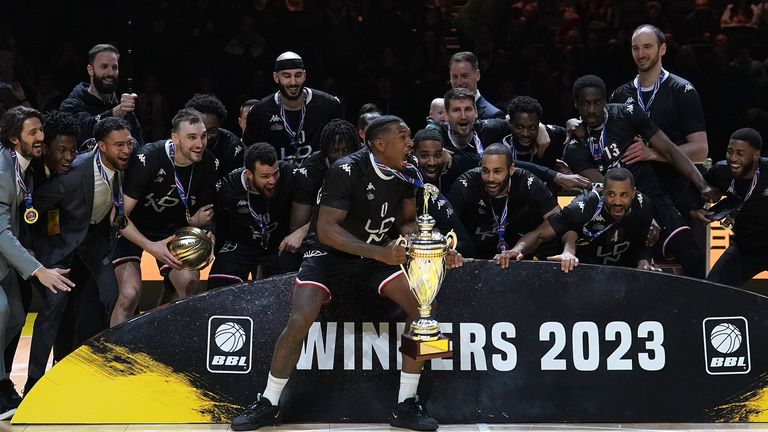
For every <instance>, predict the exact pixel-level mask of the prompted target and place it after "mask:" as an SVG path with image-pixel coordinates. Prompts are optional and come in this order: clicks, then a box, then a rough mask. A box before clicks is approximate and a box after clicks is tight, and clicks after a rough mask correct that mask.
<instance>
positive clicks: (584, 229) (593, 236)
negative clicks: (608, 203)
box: [581, 197, 629, 242]
mask: <svg viewBox="0 0 768 432" xmlns="http://www.w3.org/2000/svg"><path fill="white" fill-rule="evenodd" d="M604 206H605V197H600V202H599V203H598V204H597V209H596V210H595V214H594V216H592V219H590V220H589V222H592V221H593V220H595V218H596V217H597V216H598V215H599V214H600V212H601V211H603V207H604ZM627 213H629V209H627ZM589 222H587V223H589ZM615 224H616V221H615V220H614V221H613V222H611V223H610V224H608V225H607V226H606V227H605V228H603V229H601V230H600V231H598V232H596V233H594V232H592V231H590V230H588V229H587V226H586V225H584V226H583V227H581V232H582V234H584V236H585V237H586V238H587V239H588V240H589V242H592V240H594V239H596V238H598V237H600V235H602V234H603V233H604V232H606V231H608V230H609V229H611V227H612V226H614V225H615Z"/></svg>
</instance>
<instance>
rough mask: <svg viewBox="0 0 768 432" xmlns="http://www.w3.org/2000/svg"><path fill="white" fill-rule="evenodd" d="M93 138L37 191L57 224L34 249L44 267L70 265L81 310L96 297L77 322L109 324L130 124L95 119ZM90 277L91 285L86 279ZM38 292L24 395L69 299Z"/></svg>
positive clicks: (41, 206)
mask: <svg viewBox="0 0 768 432" xmlns="http://www.w3.org/2000/svg"><path fill="white" fill-rule="evenodd" d="M94 138H95V139H96V141H97V148H96V149H94V150H93V151H91V152H89V153H84V154H81V155H79V156H78V158H77V159H75V163H74V164H73V166H72V168H71V169H70V171H69V172H68V173H67V174H65V175H62V176H56V177H53V178H52V179H51V180H50V181H48V182H47V183H46V184H45V185H43V186H41V187H40V188H39V189H38V190H37V191H36V193H35V197H34V198H35V199H34V202H35V207H36V208H38V209H39V211H41V212H49V211H51V210H54V211H55V210H58V212H59V214H58V218H56V219H58V222H59V226H57V227H56V226H54V227H52V226H51V225H52V224H53V223H54V222H52V221H51V220H50V219H49V220H48V224H46V225H48V226H46V227H38V228H39V229H41V230H42V231H43V232H40V231H38V235H37V239H36V250H37V256H38V258H39V259H40V261H41V262H43V263H45V264H46V265H49V266H53V267H70V268H71V270H72V279H73V280H75V281H76V282H77V284H78V286H79V287H80V289H79V290H78V292H77V296H78V300H80V301H78V304H79V305H80V309H83V308H92V306H91V305H92V304H93V303H95V302H87V301H84V299H85V298H86V297H88V296H89V295H91V296H93V297H95V296H98V299H99V302H98V303H100V306H101V308H98V307H97V309H100V310H97V311H93V310H79V311H77V315H78V318H79V320H78V321H79V322H78V326H80V325H86V326H91V327H92V326H93V324H92V323H91V322H90V321H88V320H86V321H88V322H80V321H83V319H84V318H85V317H92V316H95V321H101V322H102V323H103V327H106V323H107V322H108V317H109V315H110V314H111V313H112V309H113V308H114V305H115V301H116V300H117V281H116V280H115V272H114V270H113V268H112V261H111V258H110V256H111V252H112V248H113V247H114V245H115V241H114V240H115V238H116V230H117V229H118V228H120V227H121V226H120V225H121V224H123V223H127V220H126V219H125V216H124V212H123V210H122V197H121V193H122V188H121V186H120V175H119V173H120V172H121V171H122V170H123V169H124V168H125V167H126V166H127V165H128V159H129V158H130V156H131V150H132V145H131V133H130V132H129V130H128V123H127V122H126V121H125V120H123V119H120V118H115V117H109V118H106V119H104V120H101V121H100V122H99V123H97V124H96V126H95V127H94ZM116 176H117V177H116ZM91 279H92V280H93V282H94V283H93V284H89V283H88V281H89V280H91ZM89 290H93V292H89ZM95 290H98V293H96V291H95ZM39 291H40V295H41V306H40V311H39V312H38V315H37V319H36V320H35V327H34V331H33V333H32V345H31V347H30V353H29V372H28V378H27V383H26V385H25V386H24V390H25V393H26V392H27V391H29V390H30V389H31V388H32V387H33V386H34V385H35V383H36V382H37V381H38V380H39V379H40V378H41V377H42V376H43V374H44V373H45V365H46V363H47V361H48V356H49V355H50V353H51V348H52V347H53V343H54V340H55V339H56V334H57V333H58V331H59V325H60V322H61V316H62V313H63V312H64V310H65V309H66V306H67V300H68V299H67V296H66V295H61V294H51V293H49V292H47V291H45V290H42V289H40V290H39ZM93 320H94V319H91V321H93ZM103 327H102V328H103Z"/></svg>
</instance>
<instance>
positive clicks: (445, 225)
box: [416, 188, 474, 257]
mask: <svg viewBox="0 0 768 432" xmlns="http://www.w3.org/2000/svg"><path fill="white" fill-rule="evenodd" d="M416 208H417V210H416V214H417V215H420V214H422V213H424V188H418V189H417V192H416ZM427 210H428V211H429V215H430V216H432V217H433V218H434V219H435V227H436V228H437V230H438V231H440V233H442V234H443V235H445V234H448V232H449V231H451V230H453V232H455V233H456V239H457V241H458V242H459V244H458V246H457V247H456V250H458V251H459V252H460V253H461V254H462V255H464V256H467V257H469V256H473V255H474V246H473V244H472V239H471V238H470V237H469V233H467V230H466V229H464V225H462V223H461V220H460V219H459V215H458V214H456V211H455V210H454V209H453V206H452V205H451V202H450V201H448V199H446V198H445V196H443V194H442V193H439V194H438V195H437V196H434V195H433V196H431V197H430V198H429V203H428V209H427Z"/></svg>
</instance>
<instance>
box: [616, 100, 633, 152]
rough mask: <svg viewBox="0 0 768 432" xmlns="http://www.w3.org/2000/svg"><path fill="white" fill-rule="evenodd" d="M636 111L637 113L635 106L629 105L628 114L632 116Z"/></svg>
mask: <svg viewBox="0 0 768 432" xmlns="http://www.w3.org/2000/svg"><path fill="white" fill-rule="evenodd" d="M634 111H635V106H634V105H627V112H628V113H630V114H632V113H633V112H634ZM614 144H615V143H614Z"/></svg>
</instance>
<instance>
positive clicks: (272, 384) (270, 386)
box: [261, 372, 288, 406]
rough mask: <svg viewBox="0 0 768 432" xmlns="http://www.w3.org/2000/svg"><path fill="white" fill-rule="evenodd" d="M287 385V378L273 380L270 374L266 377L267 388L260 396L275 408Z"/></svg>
mask: <svg viewBox="0 0 768 432" xmlns="http://www.w3.org/2000/svg"><path fill="white" fill-rule="evenodd" d="M286 384H288V378H275V377H274V376H272V372H270V373H269V377H267V388H265V389H264V393H263V394H262V395H261V396H262V397H264V398H267V400H268V401H270V402H271V403H272V405H274V406H277V405H278V404H279V403H280V395H281V394H282V393H283V389H284V388H285V385H286Z"/></svg>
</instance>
